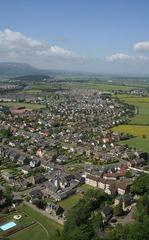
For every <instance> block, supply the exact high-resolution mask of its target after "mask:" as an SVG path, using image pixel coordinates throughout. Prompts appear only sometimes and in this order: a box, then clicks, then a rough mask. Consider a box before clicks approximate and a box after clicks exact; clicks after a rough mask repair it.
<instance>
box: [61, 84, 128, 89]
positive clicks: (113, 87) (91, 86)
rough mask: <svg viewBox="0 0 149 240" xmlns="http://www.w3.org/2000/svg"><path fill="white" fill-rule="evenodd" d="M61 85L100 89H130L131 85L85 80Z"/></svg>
mask: <svg viewBox="0 0 149 240" xmlns="http://www.w3.org/2000/svg"><path fill="white" fill-rule="evenodd" d="M63 86H65V87H68V88H86V89H98V90H101V91H112V90H130V89H131V88H132V87H130V86H124V85H114V84H102V83H86V82H84V83H83V82H81V83H77V82H69V83H64V84H63Z"/></svg>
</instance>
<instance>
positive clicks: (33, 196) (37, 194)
mask: <svg viewBox="0 0 149 240" xmlns="http://www.w3.org/2000/svg"><path fill="white" fill-rule="evenodd" d="M29 196H30V198H31V202H33V201H35V200H39V199H42V198H43V193H42V192H41V190H40V189H35V190H33V191H31V192H29Z"/></svg>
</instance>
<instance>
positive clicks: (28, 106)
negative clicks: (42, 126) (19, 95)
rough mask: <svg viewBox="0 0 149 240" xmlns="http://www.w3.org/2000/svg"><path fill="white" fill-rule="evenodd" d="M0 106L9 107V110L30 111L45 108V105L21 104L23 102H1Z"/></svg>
mask: <svg viewBox="0 0 149 240" xmlns="http://www.w3.org/2000/svg"><path fill="white" fill-rule="evenodd" d="M0 105H3V106H7V107H11V108H20V107H25V108H26V109H32V110H36V109H40V108H44V107H45V105H42V104H34V103H23V102H1V103H0Z"/></svg>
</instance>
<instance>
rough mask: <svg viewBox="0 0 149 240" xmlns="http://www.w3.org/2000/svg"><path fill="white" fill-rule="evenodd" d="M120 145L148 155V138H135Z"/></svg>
mask: <svg viewBox="0 0 149 240" xmlns="http://www.w3.org/2000/svg"><path fill="white" fill-rule="evenodd" d="M121 143H122V144H127V145H129V146H130V147H133V148H136V149H138V150H144V151H146V152H148V153H149V138H141V137H135V138H131V139H129V140H126V141H121Z"/></svg>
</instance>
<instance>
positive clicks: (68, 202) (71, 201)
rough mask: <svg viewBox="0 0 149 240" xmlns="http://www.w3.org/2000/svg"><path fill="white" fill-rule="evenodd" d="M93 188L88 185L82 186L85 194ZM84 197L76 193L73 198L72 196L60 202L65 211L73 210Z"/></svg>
mask: <svg viewBox="0 0 149 240" xmlns="http://www.w3.org/2000/svg"><path fill="white" fill-rule="evenodd" d="M92 188H93V187H91V186H89V185H87V184H83V185H82V186H80V189H81V190H83V191H84V192H87V191H88V190H90V189H92ZM82 197H83V195H82V194H80V193H76V194H74V195H72V196H70V197H69V198H67V199H64V200H62V201H60V202H59V204H60V206H61V207H62V208H64V209H65V210H69V209H71V208H72V207H73V206H75V205H76V204H77V202H78V201H79V200H80V199H81V198H82Z"/></svg>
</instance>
